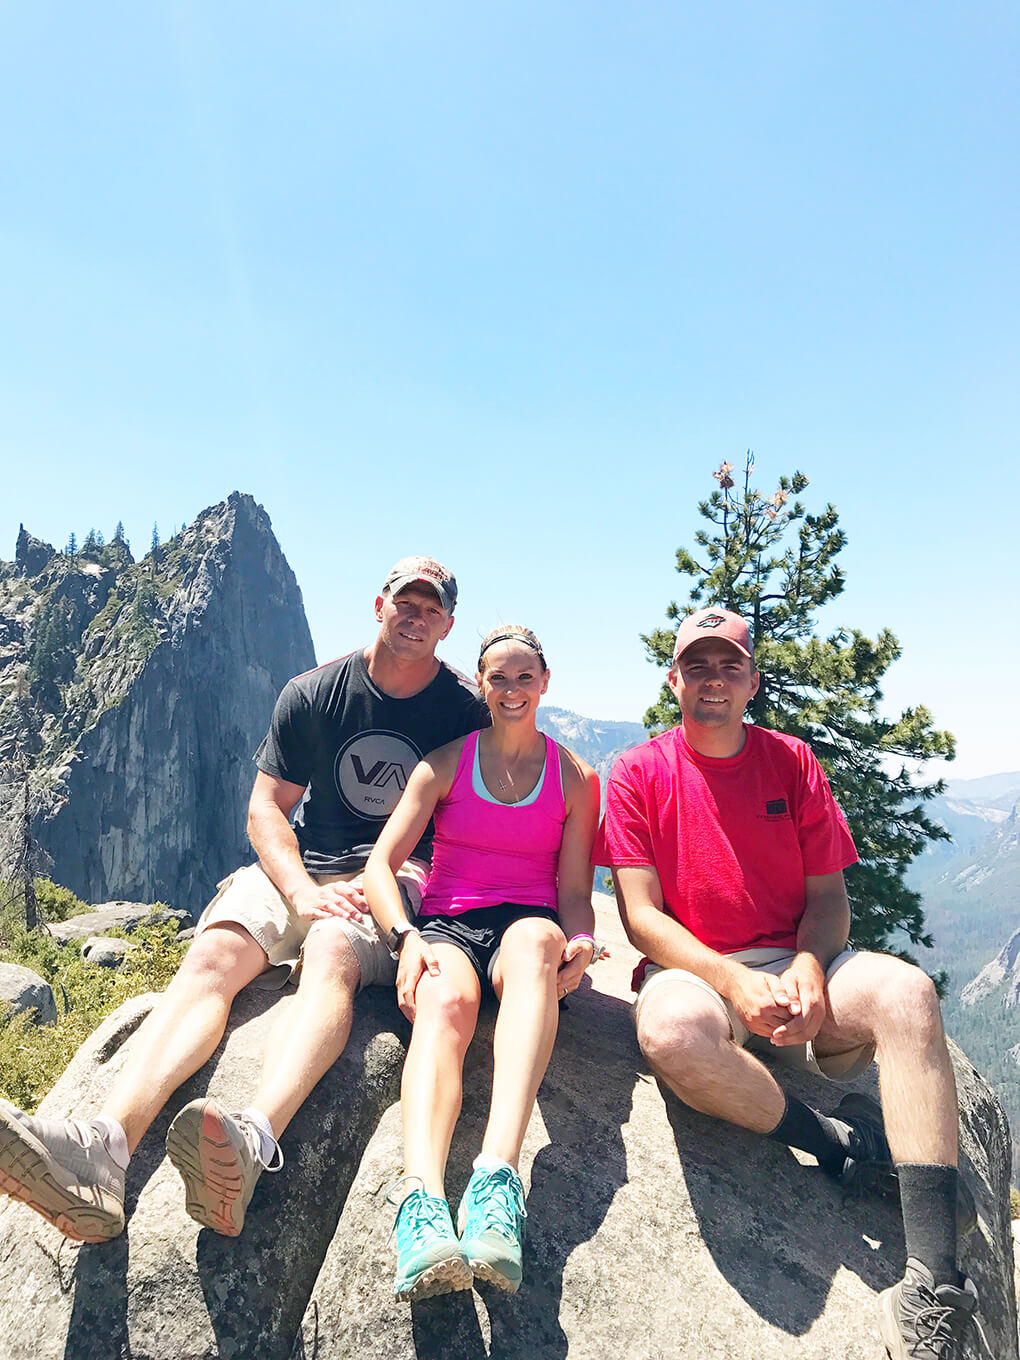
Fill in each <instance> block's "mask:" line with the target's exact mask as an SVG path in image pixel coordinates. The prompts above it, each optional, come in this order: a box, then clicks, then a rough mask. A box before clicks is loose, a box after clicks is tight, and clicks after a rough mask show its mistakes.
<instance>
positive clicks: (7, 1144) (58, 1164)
mask: <svg viewBox="0 0 1020 1360" xmlns="http://www.w3.org/2000/svg"><path fill="white" fill-rule="evenodd" d="M0 1190H3V1191H4V1192H5V1193H6V1194H8V1195H10V1196H11V1198H12V1199H20V1200H21V1201H22V1202H23V1203H25V1204H27V1205H28V1206H29V1208H30V1209H34V1210H35V1211H36V1213H37V1214H42V1216H43V1218H45V1219H48V1220H49V1222H50V1223H52V1224H53V1226H54V1227H55V1228H59V1229H60V1231H61V1232H62V1233H63V1234H64V1236H65V1237H70V1238H71V1239H72V1240H73V1241H75V1242H108V1241H109V1240H110V1238H111V1237H116V1236H117V1235H118V1233H122V1232H123V1231H124V1171H123V1168H121V1167H119V1166H118V1165H117V1163H116V1162H115V1161H114V1160H113V1158H112V1157H111V1156H110V1153H109V1150H108V1149H107V1146H106V1143H105V1142H104V1141H103V1135H102V1134H101V1133H100V1132H99V1130H98V1129H97V1128H94V1127H93V1126H92V1125H91V1124H89V1123H86V1122H85V1121H83V1120H80V1119H38V1118H36V1117H35V1116H34V1115H28V1114H24V1113H23V1112H22V1111H21V1110H19V1109H18V1108H17V1107H16V1106H15V1105H11V1104H10V1103H9V1102H8V1101H6V1100H5V1101H0Z"/></svg>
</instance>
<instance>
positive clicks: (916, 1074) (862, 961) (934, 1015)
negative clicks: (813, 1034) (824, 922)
mask: <svg viewBox="0 0 1020 1360" xmlns="http://www.w3.org/2000/svg"><path fill="white" fill-rule="evenodd" d="M828 996H829V1008H830V1012H831V1019H827V1020H826V1021H825V1023H824V1024H823V1026H822V1029H821V1031H820V1032H819V1034H818V1037H817V1039H816V1040H815V1048H816V1051H818V1052H819V1053H821V1054H823V1055H824V1054H825V1053H827V1052H831V1051H838V1050H839V1047H843V1048H845V1047H846V1045H847V1043H848V1041H852V1042H854V1043H862V1044H863V1043H874V1044H875V1045H876V1053H875V1058H876V1061H877V1063H878V1071H879V1081H880V1084H881V1091H882V1113H883V1115H884V1117H885V1129H886V1137H887V1138H888V1140H889V1147H890V1148H891V1150H892V1154H893V1160H894V1161H896V1162H927V1163H940V1164H942V1165H946V1166H955V1165H956V1159H957V1141H958V1115H957V1100H956V1081H955V1078H954V1077H953V1065H952V1063H951V1061H950V1058H949V1050H948V1049H947V1047H946V1036H945V1031H944V1030H943V1027H942V1015H941V1012H940V1010H939V1001H938V996H937V994H936V992H935V987H934V985H933V983H932V981H931V978H929V977H928V976H927V974H926V973H923V972H922V971H921V969H920V968H915V967H914V966H913V965H912V964H909V963H905V962H904V961H903V960H902V959H897V958H893V957H892V956H891V955H889V954H857V955H856V956H855V957H854V958H852V959H850V960H849V961H848V962H847V963H845V964H844V965H843V967H842V968H840V969H838V970H837V971H836V972H835V973H834V974H833V975H832V978H831V979H830V981H829V986H828Z"/></svg>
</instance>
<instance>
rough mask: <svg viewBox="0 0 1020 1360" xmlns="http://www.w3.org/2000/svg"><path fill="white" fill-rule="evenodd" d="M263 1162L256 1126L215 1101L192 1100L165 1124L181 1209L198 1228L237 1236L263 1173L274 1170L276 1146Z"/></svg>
mask: <svg viewBox="0 0 1020 1360" xmlns="http://www.w3.org/2000/svg"><path fill="white" fill-rule="evenodd" d="M274 1147H275V1151H274V1152H273V1153H272V1155H271V1156H270V1158H269V1161H268V1162H267V1161H264V1160H263V1157H262V1137H261V1134H260V1133H259V1130H258V1128H257V1127H256V1125H255V1124H254V1123H253V1122H252V1121H251V1120H250V1119H246V1118H245V1117H244V1116H243V1115H240V1114H228V1113H227V1112H226V1111H225V1110H221V1109H220V1107H219V1105H217V1103H216V1101H215V1100H193V1101H191V1103H190V1104H188V1105H185V1107H184V1109H183V1110H181V1112H180V1114H178V1115H177V1117H176V1119H175V1120H174V1121H173V1123H172V1124H171V1125H170V1129H169V1132H168V1133H167V1136H166V1151H167V1156H168V1157H169V1158H170V1160H171V1161H172V1162H173V1164H174V1166H175V1167H176V1168H177V1170H178V1171H179V1172H180V1173H181V1178H182V1179H183V1181H184V1192H185V1207H186V1208H187V1210H188V1213H189V1214H190V1215H191V1217H192V1218H193V1219H194V1220H195V1221H196V1222H197V1223H201V1224H202V1226H203V1228H212V1230H213V1231H214V1232H218V1233H223V1234H224V1236H226V1237H236V1236H237V1235H238V1233H240V1231H241V1229H242V1228H243V1227H244V1215H245V1211H246V1210H247V1208H248V1205H249V1203H250V1202H251V1197H252V1193H253V1192H254V1190H255V1184H256V1182H257V1181H258V1178H259V1176H260V1175H261V1174H262V1172H263V1171H279V1169H280V1167H281V1166H283V1153H282V1152H281V1151H280V1145H279V1143H275V1144H274Z"/></svg>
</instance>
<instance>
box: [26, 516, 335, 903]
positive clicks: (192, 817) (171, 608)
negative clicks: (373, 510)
mask: <svg viewBox="0 0 1020 1360" xmlns="http://www.w3.org/2000/svg"><path fill="white" fill-rule="evenodd" d="M37 543H38V540H32V539H31V536H29V535H25V536H24V539H22V536H21V535H19V546H20V547H21V556H20V559H18V560H16V561H15V562H14V563H0V758H4V757H6V758H10V757H11V756H12V755H14V754H16V753H18V752H20V753H22V755H24V756H26V757H28V758H29V759H30V761H31V764H32V768H33V776H32V778H33V782H34V784H35V785H36V787H37V789H38V790H39V792H40V794H41V795H42V796H43V799H44V803H45V807H46V814H45V818H44V820H43V822H42V825H41V826H40V828H39V832H38V834H39V839H40V840H41V842H42V844H43V846H44V848H45V849H46V851H47V853H48V854H49V855H50V857H51V858H52V860H53V870H52V873H53V875H54V877H55V878H57V879H58V881H60V882H62V883H64V884H66V885H67V886H68V887H70V888H72V889H73V890H74V891H75V892H76V893H78V895H79V896H82V897H85V898H88V899H89V900H91V901H99V900H102V899H104V898H112V897H125V898H134V899H136V900H146V901H151V900H154V899H157V898H161V899H164V900H167V901H170V902H172V903H173V904H174V905H184V906H196V905H201V903H202V901H204V900H205V899H206V898H207V897H208V896H209V895H211V891H212V889H213V887H214V886H215V883H216V880H217V878H219V877H222V875H223V873H225V872H227V871H229V870H230V869H231V868H233V867H235V866H236V864H237V863H239V862H241V861H242V860H244V859H248V858H250V851H249V848H248V845H247V837H246V835H245V831H244V810H245V806H246V803H247V796H248V793H249V791H250V787H251V780H252V773H253V771H252V766H251V756H252V753H253V751H254V749H255V747H256V746H257V745H258V742H259V740H260V739H261V737H262V735H263V733H264V732H265V729H266V725H267V723H268V719H269V714H270V712H271V710H272V705H273V702H274V700H275V698H276V695H277V693H278V692H279V690H280V689H281V688H282V686H283V685H284V683H285V682H286V681H287V680H288V679H289V678H290V676H292V675H295V674H297V673H299V672H301V671H303V670H307V669H309V667H311V666H312V665H314V664H315V659H314V651H313V648H312V640H311V635H310V633H309V631H308V624H307V622H306V619H305V614H304V606H303V604H302V600H301V592H300V590H299V589H298V585H297V581H296V580H295V578H294V574H293V572H292V571H291V569H290V567H289V566H288V564H287V561H286V559H285V558H284V556H283V553H282V551H281V550H280V546H279V544H278V543H277V541H276V538H275V536H274V534H273V530H272V524H271V523H270V520H269V516H268V515H267V514H266V512H265V510H264V509H263V508H262V506H260V505H259V504H257V502H256V501H255V500H254V499H253V497H251V496H249V495H245V494H243V493H241V492H237V491H235V492H233V493H232V494H231V495H230V496H229V497H228V498H227V500H225V501H222V502H220V503H219V504H217V505H213V506H210V507H209V508H208V509H206V510H203V511H202V513H201V514H200V515H198V516H197V517H196V519H195V520H194V522H193V523H192V524H190V525H188V526H187V527H186V528H184V529H182V530H181V532H179V533H178V534H175V535H174V537H173V538H171V539H170V540H168V542H166V543H164V544H161V545H160V546H159V547H157V548H154V549H153V550H152V551H151V552H150V553H148V554H147V555H146V556H145V557H143V558H141V560H140V561H138V562H135V560H134V559H133V557H132V555H131V552H130V549H129V547H128V545H127V543H126V541H125V540H124V538H123V537H122V535H120V534H119V533H118V535H117V536H116V537H115V538H114V539H113V541H112V542H110V543H107V544H102V543H99V542H97V540H96V536H95V535H91V534H90V535H89V538H88V539H87V540H86V542H85V544H84V545H83V546H82V548H81V550H79V551H76V552H73V553H56V552H53V550H52V549H50V548H49V545H46V544H43V545H40V547H39V548H38V549H37V548H35V547H33V544H37ZM43 549H45V550H46V551H47V552H48V553H49V556H48V557H47V556H45V555H44V553H43V551H42V550H43ZM33 568H38V569H37V570H34V571H33V570H32V569H33Z"/></svg>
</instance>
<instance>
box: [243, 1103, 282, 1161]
mask: <svg viewBox="0 0 1020 1360" xmlns="http://www.w3.org/2000/svg"><path fill="white" fill-rule="evenodd" d="M233 1118H234V1119H236V1120H237V1123H238V1125H239V1126H240V1129H241V1132H242V1133H243V1134H244V1141H245V1142H246V1143H247V1144H248V1150H249V1151H250V1152H251V1155H252V1159H253V1160H254V1162H255V1165H256V1166H259V1167H261V1168H262V1170H263V1171H279V1170H280V1168H281V1167H282V1166H283V1149H282V1148H281V1147H280V1144H279V1143H278V1142H277V1141H276V1139H275V1138H274V1139H273V1140H272V1143H273V1150H272V1152H271V1153H270V1154H269V1160H268V1161H267V1160H266V1158H265V1157H264V1156H263V1155H262V1130H261V1129H260V1128H259V1126H258V1125H257V1124H256V1123H255V1122H254V1120H251V1119H245V1117H244V1115H242V1114H235V1115H234V1116H233Z"/></svg>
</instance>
